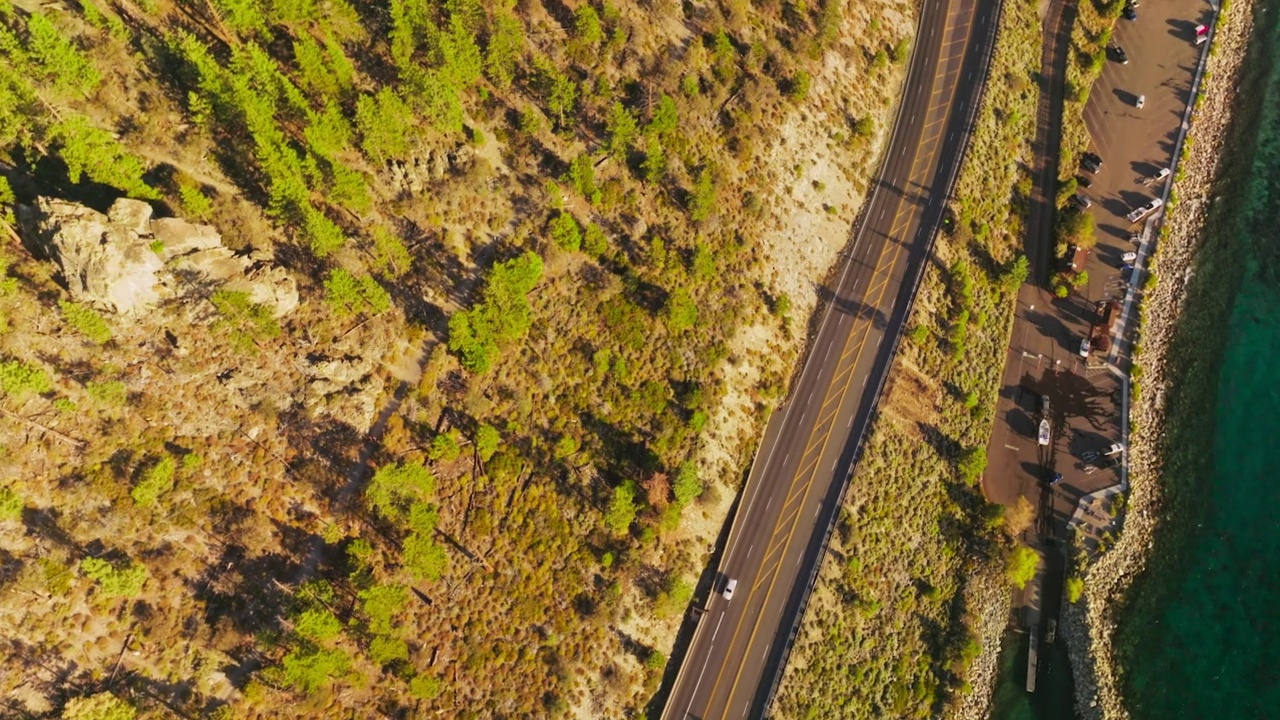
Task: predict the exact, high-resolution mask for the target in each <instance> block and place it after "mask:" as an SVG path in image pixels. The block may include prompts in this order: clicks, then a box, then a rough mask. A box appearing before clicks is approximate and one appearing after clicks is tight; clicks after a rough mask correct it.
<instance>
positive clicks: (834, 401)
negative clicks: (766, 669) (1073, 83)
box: [708, 23, 969, 710]
mask: <svg viewBox="0 0 1280 720" xmlns="http://www.w3.org/2000/svg"><path fill="white" fill-rule="evenodd" d="M968 26H969V23H966V24H965V25H964V26H961V27H956V28H948V31H951V32H955V31H963V30H964V29H966V28H968ZM951 44H954V43H951ZM939 60H940V61H941V60H942V59H941V58H940V59H939ZM961 61H963V56H961ZM961 64H962V62H961ZM957 72H958V68H957ZM949 74H950V73H949ZM939 79H941V78H940V77H939V76H936V75H935V77H934V79H933V82H934V83H937V81H938V80H939ZM940 89H942V88H939V90H940ZM937 95H938V92H937V91H934V92H933V93H932V94H931V95H930V99H931V101H932V100H933V99H935V98H936V97H937ZM952 98H954V94H953V95H952ZM951 102H952V101H951V100H948V101H947V102H946V103H943V104H941V105H940V106H934V105H932V103H931V107H930V108H929V111H928V112H930V114H932V111H933V110H935V109H937V108H938V107H940V108H941V110H942V112H941V114H940V115H941V116H940V117H939V118H938V119H936V120H933V121H931V122H928V123H927V124H926V125H925V126H924V127H923V128H922V130H921V139H920V141H919V142H918V143H917V144H916V148H915V150H914V152H913V154H912V164H911V170H910V172H909V173H908V177H907V184H910V182H911V181H912V180H913V179H915V178H916V176H917V174H918V168H919V166H920V164H921V163H920V162H919V159H920V151H921V150H922V149H923V148H924V146H925V145H930V144H931V145H932V148H931V149H930V150H929V152H928V154H927V158H926V159H925V161H924V163H923V164H924V167H925V169H926V170H927V169H928V168H929V167H930V166H931V165H932V163H933V161H934V159H935V158H936V157H937V153H938V149H939V145H940V143H939V142H938V140H939V139H940V137H941V131H939V132H937V133H935V134H934V135H933V136H932V137H929V138H925V137H924V134H925V130H927V129H929V128H932V127H934V126H936V125H938V124H939V123H940V122H942V121H943V120H944V119H945V118H946V117H947V115H948V114H949V109H950V105H951ZM903 189H904V195H905V185H904V188H903ZM909 209H912V207H911V205H909V204H908V203H907V202H906V201H905V197H904V196H900V197H899V198H898V203H897V209H896V211H895V212H894V218H893V222H892V223H891V224H890V226H891V230H890V231H889V235H888V238H887V240H886V242H885V243H884V245H883V247H882V248H881V249H880V255H879V257H878V258H877V259H876V263H875V269H874V271H873V272H872V280H871V283H870V284H869V285H868V287H867V288H866V290H865V291H864V293H863V297H864V298H870V297H871V296H872V295H873V294H874V296H875V300H874V301H872V302H871V303H870V304H865V303H864V305H863V307H864V308H869V309H870V310H871V312H872V313H873V315H872V316H871V317H858V318H857V319H855V321H854V323H855V325H854V327H853V328H851V329H850V332H849V335H848V337H847V338H846V340H845V344H844V346H843V348H842V351H841V354H840V357H839V359H838V360H837V361H836V367H837V370H836V373H835V374H834V375H833V376H832V378H831V382H830V384H829V385H828V388H827V393H826V395H825V396H824V398H823V402H822V405H821V407H820V408H819V410H818V417H817V419H816V421H815V422H814V425H813V427H812V429H811V430H810V432H809V436H808V438H807V439H806V443H805V451H804V454H803V455H802V456H801V458H800V465H799V466H798V469H797V472H796V474H795V475H794V476H793V477H792V480H791V484H790V486H789V487H788V488H787V499H786V501H785V502H784V503H783V505H782V507H781V508H780V511H779V515H778V521H777V522H776V523H775V525H774V528H773V531H772V533H771V534H770V536H769V543H768V545H767V546H766V548H765V554H764V557H763V558H762V560H761V562H760V568H761V569H762V572H761V574H760V577H759V578H757V580H756V583H755V584H754V585H753V586H752V587H751V593H749V596H753V595H754V594H755V591H756V590H757V589H759V587H760V586H761V585H762V584H763V583H764V581H765V578H766V577H768V579H769V584H768V588H767V589H766V591H765V595H764V597H765V598H766V599H767V598H769V597H771V596H772V593H773V589H774V586H775V585H776V583H777V581H778V577H779V576H780V575H781V572H780V570H781V563H782V559H783V558H784V557H786V554H787V551H788V550H790V547H791V543H792V541H793V540H794V539H795V535H796V529H797V528H798V527H799V514H800V510H801V508H803V507H804V506H805V504H806V503H807V502H808V499H809V495H810V493H811V491H812V489H813V485H814V482H813V481H814V479H815V478H816V476H817V472H818V463H819V462H820V461H821V459H822V457H823V455H824V454H825V453H826V450H827V446H828V444H829V443H830V441H831V438H832V436H833V435H834V433H833V432H832V431H833V430H834V429H835V428H834V424H835V420H836V418H837V416H838V415H839V413H840V408H842V407H843V406H844V400H845V398H846V397H847V395H848V392H849V389H850V388H851V387H852V385H853V375H854V370H855V369H856V368H857V367H858V364H859V363H860V362H861V359H862V353H863V351H864V350H865V349H866V345H867V341H868V339H869V338H870V336H871V329H872V327H873V325H874V313H875V312H876V309H877V308H879V307H880V303H881V301H883V299H884V294H885V292H887V290H888V288H889V281H890V279H891V278H892V275H893V268H894V267H895V266H896V265H897V262H898V258H899V256H900V254H901V252H902V247H903V246H904V245H905V244H906V243H905V242H903V241H901V240H899V241H897V242H895V238H896V237H897V236H898V234H899V233H900V232H901V231H902V230H904V229H905V227H906V225H907V224H909V222H910V218H907V219H905V220H904V219H903V214H904V213H905V212H907V211H908V210H909ZM890 246H892V247H893V255H892V258H891V259H890V260H889V263H888V265H885V264H884V259H885V256H886V255H887V254H888V252H889V248H890ZM832 302H838V300H833V301H832ZM859 323H861V326H860V327H859V325H858V324H859ZM855 338H857V342H856V343H855V342H854V340H855ZM850 355H852V356H853V361H852V362H850V363H848V364H847V365H845V364H844V362H845V360H847V359H848V358H849V357H850ZM824 426H825V427H826V430H825V431H824V432H822V433H821V435H820V436H819V430H820V429H821V428H823V427H824ZM815 449H817V452H816V454H815V453H813V451H814V450H815ZM811 455H812V457H811ZM810 457H811V459H809V460H806V458H810ZM802 478H803V479H802ZM797 498H800V502H799V504H798V505H797V506H796V507H795V509H794V510H793V511H791V512H790V513H788V512H787V508H789V507H791V505H792V503H793V502H794V501H795V500H796V499H797ZM788 524H789V525H790V527H789V529H788V530H787V532H786V534H785V536H784V538H785V539H783V538H780V537H779V534H780V533H781V532H782V530H783V528H784V526H787V525H788ZM775 541H779V542H775ZM779 551H780V552H779ZM775 553H777V561H776V563H775V564H774V565H773V566H772V567H769V563H770V560H771V559H772V558H773V557H774V554H775ZM765 568H768V569H765ZM745 619H746V613H745V612H744V613H743V614H742V615H741V616H740V617H739V619H738V622H737V623H736V624H735V626H734V629H733V634H732V635H731V637H730V639H729V647H730V648H731V649H732V648H733V646H734V644H735V643H736V642H737V639H738V636H739V635H740V634H741V631H742V624H743V622H744V621H745ZM762 619H763V613H757V614H756V616H755V622H754V623H752V626H751V634H750V635H749V636H748V638H747V645H746V647H747V648H750V647H751V646H752V645H753V643H754V642H755V638H756V633H757V632H759V629H760V625H761V621H762ZM727 664H728V663H723V664H721V666H720V671H719V672H718V673H717V674H716V680H715V683H714V684H713V685H712V688H711V694H710V695H709V696H708V698H709V700H712V701H714V698H715V697H716V693H717V692H718V691H719V688H720V684H721V682H722V681H723V680H724V672H725V668H726V666H727ZM745 666H746V662H739V663H738V670H737V672H736V673H735V674H734V677H733V682H732V684H731V685H730V688H729V697H728V698H727V699H726V701H725V709H726V710H728V708H730V707H732V704H733V698H734V696H735V695H736V693H737V690H738V681H739V680H740V679H741V676H742V671H743V668H744V667H745Z"/></svg>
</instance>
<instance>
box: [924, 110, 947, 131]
mask: <svg viewBox="0 0 1280 720" xmlns="http://www.w3.org/2000/svg"><path fill="white" fill-rule="evenodd" d="M946 119H947V116H946V114H945V113H944V114H943V115H942V117H940V118H938V119H937V120H934V121H933V122H931V123H928V124H927V125H925V126H924V127H922V128H920V130H921V131H924V130H929V129H930V128H932V127H933V126H934V125H937V124H938V123H940V122H942V121H943V120H946Z"/></svg>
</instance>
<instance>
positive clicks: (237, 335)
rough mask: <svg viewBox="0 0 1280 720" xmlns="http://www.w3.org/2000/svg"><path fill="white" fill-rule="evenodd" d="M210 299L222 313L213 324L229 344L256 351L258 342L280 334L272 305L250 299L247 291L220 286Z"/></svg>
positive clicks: (219, 312)
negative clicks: (221, 287)
mask: <svg viewBox="0 0 1280 720" xmlns="http://www.w3.org/2000/svg"><path fill="white" fill-rule="evenodd" d="M209 300H210V302H212V303H213V307H214V308H215V309H216V310H217V311H218V314H219V315H220V316H221V317H220V318H219V319H218V321H217V322H216V323H214V327H215V328H216V329H220V330H222V331H223V332H225V333H226V335H227V337H228V339H229V340H230V341H231V346H232V347H234V348H235V349H237V350H239V351H240V352H244V353H253V352H256V351H257V344H258V343H259V342H261V341H265V340H270V339H272V338H276V337H279V336H280V324H279V323H277V322H276V319H275V317H274V316H273V315H272V314H271V308H269V307H267V306H266V305H261V304H259V303H255V302H251V301H250V300H249V293H247V292H241V291H239V290H219V291H217V292H215V293H214V294H213V296H212V297H211V298H209Z"/></svg>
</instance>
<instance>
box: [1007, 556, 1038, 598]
mask: <svg viewBox="0 0 1280 720" xmlns="http://www.w3.org/2000/svg"><path fill="white" fill-rule="evenodd" d="M1039 568H1040V553H1038V552H1036V551H1035V550H1033V549H1031V548H1029V547H1027V546H1026V545H1019V546H1018V547H1016V548H1014V549H1013V552H1012V553H1010V555H1009V565H1008V567H1007V568H1006V570H1005V577H1006V578H1008V580H1009V582H1010V583H1011V584H1012V585H1013V586H1014V587H1016V588H1018V589H1019V590H1021V589H1023V588H1025V587H1026V586H1027V583H1029V582H1031V579H1032V578H1034V577H1035V576H1036V570H1038V569H1039Z"/></svg>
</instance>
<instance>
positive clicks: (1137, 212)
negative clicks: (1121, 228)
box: [1124, 198, 1164, 223]
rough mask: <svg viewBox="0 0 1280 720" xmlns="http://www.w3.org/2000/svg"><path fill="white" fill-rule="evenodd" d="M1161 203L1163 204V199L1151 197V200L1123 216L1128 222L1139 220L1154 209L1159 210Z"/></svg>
mask: <svg viewBox="0 0 1280 720" xmlns="http://www.w3.org/2000/svg"><path fill="white" fill-rule="evenodd" d="M1163 205H1164V201H1163V200H1161V199H1160V198H1152V199H1151V202H1149V203H1147V204H1146V205H1143V206H1142V207H1139V208H1135V209H1134V210H1133V212H1131V213H1129V214H1128V215H1125V216H1124V217H1125V219H1126V220H1128V221H1129V222H1131V223H1136V222H1138V221H1139V220H1141V219H1143V218H1145V217H1146V216H1148V215H1150V214H1151V213H1153V212H1155V211H1156V210H1159V209H1160V208H1161V206H1163Z"/></svg>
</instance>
